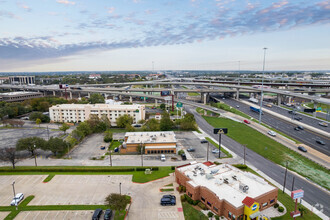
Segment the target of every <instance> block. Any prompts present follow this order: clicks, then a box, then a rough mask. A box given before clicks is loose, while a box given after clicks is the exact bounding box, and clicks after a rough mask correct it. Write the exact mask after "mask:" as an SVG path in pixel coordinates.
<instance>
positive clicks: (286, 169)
mask: <svg viewBox="0 0 330 220" xmlns="http://www.w3.org/2000/svg"><path fill="white" fill-rule="evenodd" d="M287 172H288V161H287V162H286V166H285V176H284V184H283V193H284V191H285V184H286V174H287Z"/></svg>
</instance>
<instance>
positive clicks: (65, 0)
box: [57, 0, 76, 5]
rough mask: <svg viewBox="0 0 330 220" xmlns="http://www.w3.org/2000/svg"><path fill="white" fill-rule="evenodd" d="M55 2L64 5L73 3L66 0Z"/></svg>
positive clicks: (73, 3)
mask: <svg viewBox="0 0 330 220" xmlns="http://www.w3.org/2000/svg"><path fill="white" fill-rule="evenodd" d="M57 3H60V4H64V5H75V4H76V3H75V2H70V1H68V0H57Z"/></svg>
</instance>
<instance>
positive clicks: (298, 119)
mask: <svg viewBox="0 0 330 220" xmlns="http://www.w3.org/2000/svg"><path fill="white" fill-rule="evenodd" d="M294 119H295V120H297V121H301V120H302V117H299V116H297V117H294Z"/></svg>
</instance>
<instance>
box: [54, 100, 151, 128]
mask: <svg viewBox="0 0 330 220" xmlns="http://www.w3.org/2000/svg"><path fill="white" fill-rule="evenodd" d="M93 114H94V115H97V116H99V118H101V117H102V115H106V116H107V117H108V118H109V120H110V122H111V125H116V120H117V118H118V117H120V116H122V115H125V114H126V115H130V116H132V118H133V123H137V122H138V121H140V120H145V106H144V105H108V104H62V105H55V106H52V107H50V108H49V116H50V120H51V121H54V122H83V121H86V120H88V119H89V118H90V115H93Z"/></svg>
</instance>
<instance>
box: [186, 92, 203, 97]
mask: <svg viewBox="0 0 330 220" xmlns="http://www.w3.org/2000/svg"><path fill="white" fill-rule="evenodd" d="M200 95H201V94H199V93H197V92H188V96H200Z"/></svg>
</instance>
